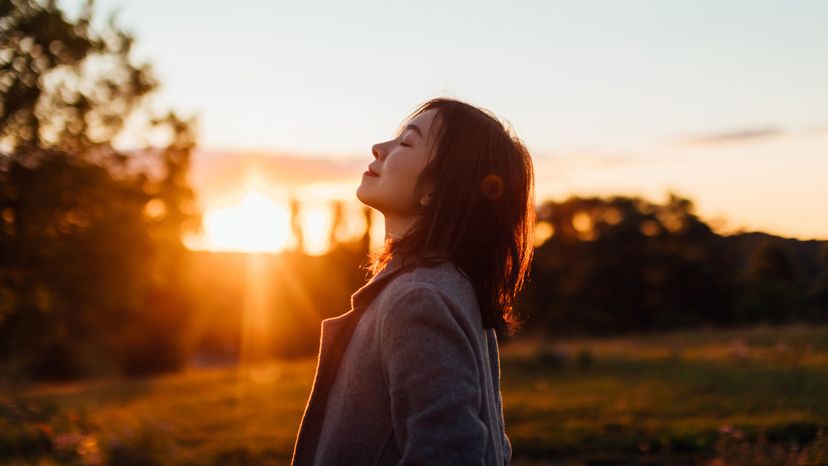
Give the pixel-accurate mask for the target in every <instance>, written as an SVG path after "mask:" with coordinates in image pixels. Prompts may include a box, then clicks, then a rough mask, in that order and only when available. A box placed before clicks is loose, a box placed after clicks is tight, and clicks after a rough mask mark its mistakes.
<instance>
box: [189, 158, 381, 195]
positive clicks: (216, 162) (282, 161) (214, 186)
mask: <svg viewBox="0 0 828 466" xmlns="http://www.w3.org/2000/svg"><path fill="white" fill-rule="evenodd" d="M371 160H373V159H371V158H370V157H350V158H331V157H324V156H297V155H293V154H284V153H272V152H252V151H220V150H204V149H201V150H196V152H195V153H194V154H193V158H192V169H191V172H190V181H191V183H192V185H193V187H194V188H195V190H196V192H198V193H199V197H200V198H201V199H202V200H203V201H206V202H207V203H211V202H213V201H214V200H215V199H219V198H222V197H224V196H226V195H227V194H228V193H236V192H238V191H239V190H240V189H244V187H245V186H249V183H250V181H251V180H252V179H255V180H256V181H257V182H259V183H262V184H264V185H265V186H266V187H270V188H273V189H285V190H288V191H292V190H297V189H301V188H303V187H305V186H308V185H325V184H327V185H335V184H343V183H351V184H354V186H356V185H357V184H358V183H359V180H360V176H361V174H362V172H363V171H365V168H366V167H367V166H368V163H370V162H371Z"/></svg>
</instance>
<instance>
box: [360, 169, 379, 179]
mask: <svg viewBox="0 0 828 466" xmlns="http://www.w3.org/2000/svg"><path fill="white" fill-rule="evenodd" d="M363 175H365V176H374V177H376V176H379V173H377V172H375V171H374V170H372V169H371V167H368V170H365V173H363Z"/></svg>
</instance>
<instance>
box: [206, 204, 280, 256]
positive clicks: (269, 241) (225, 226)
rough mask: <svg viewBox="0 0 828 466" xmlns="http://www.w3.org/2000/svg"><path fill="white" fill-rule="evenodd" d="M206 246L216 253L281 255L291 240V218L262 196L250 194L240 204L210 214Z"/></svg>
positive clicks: (278, 206) (207, 219)
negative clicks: (234, 252)
mask: <svg viewBox="0 0 828 466" xmlns="http://www.w3.org/2000/svg"><path fill="white" fill-rule="evenodd" d="M204 230H205V242H206V246H207V248H208V249H212V250H216V251H240V252H279V251H281V250H283V249H285V247H286V246H287V244H288V241H289V240H290V215H289V214H288V211H287V209H286V208H285V207H283V206H282V205H280V204H279V203H277V202H274V201H273V200H271V199H270V198H269V197H267V196H265V195H264V194H262V193H259V192H256V191H252V192H249V193H247V195H245V196H244V198H243V199H242V200H241V201H240V202H239V203H238V204H234V205H231V206H228V207H224V208H221V209H216V210H213V211H210V212H208V213H207V214H206V215H205V218H204Z"/></svg>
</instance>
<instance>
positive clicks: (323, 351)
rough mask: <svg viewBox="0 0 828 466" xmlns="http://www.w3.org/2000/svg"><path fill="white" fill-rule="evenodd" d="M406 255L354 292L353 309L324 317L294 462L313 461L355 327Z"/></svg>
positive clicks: (300, 463) (390, 263)
mask: <svg viewBox="0 0 828 466" xmlns="http://www.w3.org/2000/svg"><path fill="white" fill-rule="evenodd" d="M403 262H404V261H403V257H401V256H399V255H397V256H394V257H392V258H391V260H390V261H388V263H387V264H385V267H383V269H382V270H381V271H380V272H379V273H377V274H376V275H374V276H373V277H372V278H371V279H370V280H368V283H366V284H365V285H363V286H362V287H361V288H360V289H358V290H357V291H356V292H355V293H354V294H352V295H351V310H350V311H348V312H346V313H345V314H342V315H340V316H338V317H333V318H330V319H325V320H323V321H322V329H321V330H322V332H321V335H320V341H319V359H318V361H317V366H316V376H315V377H314V381H313V386H312V387H311V394H310V398H309V400H308V403H307V405H306V406H305V414H304V415H303V416H302V422H301V425H300V426H299V433H298V435H297V438H296V444H295V445H294V451H293V458H292V460H291V464H292V465H294V466H300V465H304V464H312V463H313V455H314V448H315V445H316V443H317V442H318V440H319V433H320V431H321V429H322V422H323V420H324V417H325V404H326V402H327V398H328V394H329V391H330V388H331V385H332V384H333V382H334V379H335V378H336V373H337V371H338V370H339V366H340V364H341V363H342V357H343V355H344V353H345V349H346V348H347V347H348V343H349V342H350V340H351V336H353V333H354V329H355V328H356V325H357V323H358V322H359V320H360V318H361V317H362V314H363V313H364V312H365V309H366V308H367V307H368V305H369V304H370V303H371V301H373V300H374V298H376V296H377V294H379V292H380V291H381V290H382V288H383V287H384V285H386V284H387V283H388V281H389V280H391V279H392V278H393V277H394V276H396V275H397V274H398V273H399V272H400V271H401V270H402V269H403Z"/></svg>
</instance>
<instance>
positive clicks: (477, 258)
mask: <svg viewBox="0 0 828 466" xmlns="http://www.w3.org/2000/svg"><path fill="white" fill-rule="evenodd" d="M430 109H436V110H437V115H436V117H435V119H434V120H433V122H434V123H433V124H434V128H433V129H435V130H436V140H435V145H434V152H433V154H432V157H431V160H430V162H429V163H428V165H427V166H426V167H425V169H424V170H423V173H422V175H421V176H420V179H419V180H418V182H417V186H418V187H419V189H423V187H424V186H426V185H428V186H429V187H430V188H431V190H432V200H431V202H429V203H428V205H426V206H424V207H422V209H421V215H420V216H419V217H418V219H417V221H416V222H415V223H414V224H413V225H412V227H411V228H410V229H409V230H408V231H407V232H406V234H405V235H404V236H403V237H402V238H399V239H397V240H395V241H393V242H388V243H386V247H385V249H384V250H383V251H382V252H381V253H379V254H378V255H377V256H376V257H375V259H374V264H373V270H374V272H375V273H376V272H377V271H378V270H379V269H381V268H382V267H383V266H384V265H385V264H387V262H388V261H389V260H390V259H391V258H392V257H393V256H395V255H397V254H401V255H402V256H403V257H404V258H405V259H408V258H412V259H413V261H411V262H412V263H425V264H433V263H436V262H439V261H441V260H450V261H451V262H453V263H454V264H455V265H457V266H458V268H459V269H460V270H461V271H462V272H463V273H464V274H465V275H466V276H467V277H468V278H469V280H470V281H471V283H472V284H473V285H474V289H475V293H476V295H477V300H478V303H479V305H480V312H481V315H482V318H483V325H484V327H486V328H495V329H497V330H498V331H514V330H516V329H517V326H518V319H517V316H516V315H515V312H514V309H513V306H514V303H515V299H516V297H517V294H518V292H519V291H520V289H521V288H522V287H523V284H524V281H525V279H526V276H527V273H528V269H529V263H530V261H531V259H532V251H533V245H532V234H533V229H534V223H535V209H534V203H533V200H534V173H533V169H532V160H531V157H530V155H529V151H528V150H527V149H526V146H525V145H524V144H523V142H522V141H521V140H520V139H518V137H517V136H516V135H514V134H513V132H512V131H511V130H510V129H509V128H507V127H506V126H505V125H504V124H503V123H501V122H500V121H499V120H498V119H497V117H495V116H494V115H493V114H491V113H490V112H489V111H487V110H484V109H480V108H477V107H475V106H473V105H470V104H468V103H465V102H461V101H458V100H455V99H451V98H436V99H432V100H429V101H427V102H425V103H423V104H422V105H420V107H419V108H417V109H416V110H415V111H414V112H412V114H411V115H410V116H409V120H410V119H411V118H413V117H415V116H417V115H419V114H420V113H423V112H425V111H427V110H430ZM430 134H432V135H434V134H435V132H434V131H430ZM432 137H434V136H432Z"/></svg>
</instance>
